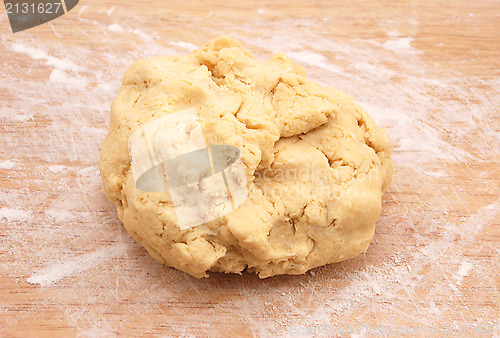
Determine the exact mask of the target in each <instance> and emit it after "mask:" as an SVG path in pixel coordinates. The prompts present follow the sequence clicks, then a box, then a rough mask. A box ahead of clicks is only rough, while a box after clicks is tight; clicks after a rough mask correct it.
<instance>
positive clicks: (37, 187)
mask: <svg viewBox="0 0 500 338" xmlns="http://www.w3.org/2000/svg"><path fill="white" fill-rule="evenodd" d="M93 11H94V9H93V7H92V6H89V5H82V6H80V9H79V10H78V12H77V14H76V15H77V16H78V18H77V20H78V22H79V24H80V25H79V28H78V29H79V30H78V29H76V30H75V32H78V34H80V36H81V39H82V42H81V43H80V41H77V42H74V43H69V45H66V46H64V47H63V46H62V45H61V44H60V43H59V42H57V40H54V41H41V40H39V39H37V38H36V37H33V36H30V35H27V34H24V35H23V34H19V35H16V36H15V39H14V38H12V34H4V33H2V35H1V36H0V43H1V44H2V46H3V47H5V51H6V53H7V54H8V55H9V58H8V60H5V61H3V60H2V62H3V63H4V64H5V70H4V71H3V72H2V73H1V74H0V87H1V90H2V91H4V92H5V93H8V94H7V95H8V97H9V98H11V100H10V101H8V105H3V106H2V107H0V118H1V119H2V123H3V125H4V130H5V131H6V133H5V137H3V140H2V142H3V149H0V152H1V153H0V154H1V156H2V157H0V159H1V161H0V174H1V175H3V176H2V178H5V182H6V183H5V185H2V190H1V194H0V223H1V224H2V228H3V229H4V231H3V233H2V236H0V243H1V244H2V246H3V247H6V248H8V249H7V250H2V255H4V256H5V257H6V262H7V263H6V264H4V265H3V266H0V273H2V276H5V278H7V279H8V280H9V281H11V282H12V284H16V286H21V287H23V288H28V289H29V290H30V292H38V291H41V292H44V291H50V292H45V293H43V294H42V293H41V294H40V295H41V296H40V300H39V302H40V304H39V305H40V307H42V308H44V306H47V307H49V306H51V304H58V306H60V307H61V308H62V309H63V310H62V315H63V316H65V318H64V321H65V323H68V324H67V325H70V326H71V327H74V328H75V329H76V331H77V334H80V335H84V336H95V335H110V334H114V333H115V332H116V330H117V328H116V325H117V324H116V323H117V322H119V323H127V322H128V321H130V322H134V321H135V320H137V318H136V314H138V313H140V314H142V315H143V317H142V319H144V321H143V324H144V325H148V323H149V322H148V321H152V322H153V321H154V320H155V319H156V318H160V319H161V320H163V321H164V322H168V321H172V318H174V317H175V316H177V317H175V321H176V322H177V323H178V326H176V327H175V328H174V329H172V330H173V331H172V332H170V333H171V334H172V335H177V336H179V335H183V334H186V332H188V330H189V329H191V330H193V329H197V330H209V329H212V330H213V329H214V327H213V325H211V323H210V322H207V320H205V319H204V318H214V316H220V314H224V315H225V316H226V315H228V316H229V315H231V314H233V315H231V318H230V320H231V322H232V323H234V325H239V327H242V328H248V333H249V334H252V335H254V336H271V335H275V336H276V335H278V336H286V335H292V333H293V332H294V331H293V330H294V329H298V328H300V327H304V328H313V327H320V326H322V325H323V326H328V325H330V326H334V327H342V326H345V325H346V324H349V323H350V322H352V318H357V320H358V321H359V322H358V323H360V324H361V323H372V322H375V323H379V324H381V325H384V324H385V325H390V324H391V323H407V324H411V325H435V324H438V323H448V322H449V321H457V320H459V319H461V320H462V321H464V322H465V323H466V324H473V323H478V322H479V321H480V320H484V321H486V322H491V321H493V320H496V321H497V320H498V317H497V316H496V314H497V312H495V311H496V310H495V309H493V308H491V307H487V306H484V307H483V308H482V313H481V314H476V313H472V312H471V311H472V310H471V309H472V307H470V302H469V303H467V302H466V301H464V297H465V295H469V298H470V299H472V302H475V301H477V302H479V301H486V300H487V299H486V298H488V297H495V295H496V294H497V292H498V289H497V288H495V287H494V285H495V283H496V282H497V276H496V274H495V272H493V273H492V270H493V271H494V270H495V269H494V267H498V260H497V259H495V255H493V256H491V257H490V256H487V255H482V256H481V257H476V256H474V251H473V250H474V248H477V245H478V243H481V249H482V250H485V252H492V253H497V252H498V248H497V247H495V244H494V242H492V241H488V238H487V235H485V233H487V232H486V231H493V230H492V229H491V228H492V227H491V224H494V222H498V221H496V220H498V219H499V218H500V214H499V210H500V201H499V200H498V188H496V186H495V183H498V182H497V181H495V178H494V177H493V174H492V171H486V170H485V171H484V172H478V171H477V169H476V167H475V164H477V163H485V162H488V161H491V160H492V154H493V153H494V152H496V151H497V147H498V144H499V140H500V137H499V131H498V128H497V126H495V125H493V124H488V123H485V122H484V121H492V120H493V115H494V114H496V112H497V110H498V109H497V108H498V107H499V106H500V96H499V95H498V91H497V88H498V86H499V84H500V78H499V77H498V76H497V77H491V78H489V79H484V78H480V77H475V76H467V77H466V76H464V74H461V73H460V72H458V71H456V72H454V71H448V72H447V73H444V74H438V75H439V76H438V75H436V74H435V73H434V72H433V71H432V70H431V67H429V65H428V64H427V63H426V61H425V60H424V56H425V55H423V54H422V52H421V51H420V50H419V49H418V47H417V46H418V45H417V44H416V40H417V38H416V37H413V36H405V35H403V34H402V33H401V32H399V31H398V30H395V29H394V28H391V29H388V31H387V33H386V35H387V36H386V39H385V40H383V39H382V40H376V41H375V40H368V39H361V38H359V39H358V38H353V39H351V40H341V39H340V38H339V39H337V38H336V37H335V36H334V35H329V34H326V33H325V34H324V33H322V32H320V31H318V30H316V29H315V25H316V21H315V20H298V19H294V20H293V21H291V20H289V19H285V18H283V19H279V18H275V19H273V20H272V21H265V20H263V21H262V22H260V23H259V22H258V23H256V24H255V23H252V24H249V23H242V25H241V26H239V27H233V26H230V25H229V23H226V20H225V18H224V17H223V16H219V14H218V13H217V12H209V13H207V17H210V19H211V20H214V22H215V21H217V20H219V21H217V22H218V25H217V26H210V24H209V23H207V22H206V21H204V19H203V18H196V17H189V18H188V17H181V18H176V20H177V19H178V20H180V21H182V22H183V24H189V25H191V26H192V27H202V26H203V27H204V29H205V30H206V31H207V32H211V33H213V36H217V35H220V34H227V32H234V33H233V34H232V35H233V36H234V37H236V38H239V39H240V40H241V41H242V42H243V45H244V46H245V47H247V48H248V49H249V50H251V51H252V53H253V54H254V55H255V56H256V57H266V58H267V57H269V56H270V54H271V53H272V52H285V53H286V54H287V55H288V56H289V57H290V58H292V59H294V60H295V61H296V62H297V63H299V64H300V65H302V66H303V67H305V68H306V70H307V73H308V76H309V77H310V78H312V79H313V80H316V81H318V82H321V83H323V84H326V85H329V86H333V87H336V88H338V89H340V90H342V91H344V92H346V93H349V94H351V95H352V96H353V97H354V98H355V99H356V101H357V102H359V103H360V105H361V106H362V107H363V108H364V109H365V110H366V111H367V112H368V113H369V114H370V115H371V116H372V117H373V118H374V120H375V121H376V122H377V123H378V124H380V125H381V126H383V127H385V128H386V129H387V130H388V133H389V137H390V141H391V146H392V149H393V158H394V161H395V168H396V173H395V178H394V182H393V185H392V186H391V188H390V190H389V192H388V193H387V194H386V195H385V197H384V200H385V204H384V207H383V212H382V217H381V220H380V221H379V223H378V227H377V229H376V235H375V238H374V242H373V244H372V245H371V247H370V248H369V250H368V252H367V253H366V254H364V255H361V256H359V257H357V258H355V259H353V260H352V261H349V262H343V263H340V264H332V265H329V266H325V267H321V268H318V269H315V270H313V271H311V272H310V273H308V274H306V275H304V276H283V277H277V278H271V279H265V280H258V278H256V277H254V276H248V275H244V276H226V275H218V274H213V275H212V276H211V279H210V280H195V279H193V278H191V277H189V276H186V275H185V274H183V273H182V272H179V271H175V270H173V269H169V268H166V267H163V266H161V265H160V264H158V263H156V262H155V261H154V260H153V259H152V258H150V257H149V255H148V254H147V253H145V252H144V250H142V249H140V247H139V246H138V245H137V244H136V243H135V242H134V241H133V240H132V239H131V238H130V236H129V234H127V233H126V232H125V231H124V230H123V227H122V225H121V223H120V221H119V219H118V217H117V215H116V211H115V209H114V207H113V206H111V205H110V203H109V202H108V201H107V200H106V198H105V196H104V194H103V193H102V191H101V187H100V177H99V170H98V163H99V150H100V146H101V142H102V140H103V139H104V136H105V134H106V126H107V125H108V122H109V105H110V103H111V102H112V100H113V98H114V96H115V95H116V94H117V92H118V89H119V86H120V83H121V78H122V75H123V73H124V71H125V69H126V68H127V67H128V66H129V65H130V64H131V63H132V62H133V61H135V60H137V59H140V58H145V57H150V56H154V55H162V54H179V53H186V52H189V51H191V50H193V49H195V48H196V47H197V46H198V44H199V43H202V42H204V41H202V40H200V37H199V36H198V34H194V33H192V34H191V35H189V34H188V33H187V32H186V33H185V34H186V35H185V36H182V37H179V36H172V37H170V36H167V33H166V32H165V31H161V32H162V33H160V31H158V32H155V31H147V30H146V29H144V28H143V27H144V26H143V25H142V23H143V22H141V19H140V18H136V19H130V20H128V21H127V23H126V25H125V24H124V22H123V21H121V20H120V21H118V20H116V22H113V21H110V20H114V19H116V18H115V17H114V16H115V15H117V13H118V12H119V11H120V10H115V8H114V7H112V8H110V9H108V10H106V11H103V12H102V13H101V14H102V16H100V17H98V18H97V19H94V18H93V17H91V16H90V14H89V13H91V12H93ZM269 12H270V11H268V10H267V9H260V10H259V14H261V15H263V16H264V15H267V14H268V13H269ZM87 15H88V16H87ZM415 20H416V19H415V18H412V19H411V20H410V23H413V24H418V22H416V21H415ZM185 21H188V22H185ZM225 25H226V26H225ZM295 26H297V27H300V29H299V30H293V31H290V30H289V29H288V28H289V27H295ZM54 27H55V26H54ZM80 27H82V28H80ZM57 32H58V34H61V35H62V36H63V37H62V38H65V32H64V30H62V29H60V28H59V27H58V28H57ZM90 33H91V35H90ZM55 35H56V37H58V36H57V34H55ZM124 41H126V44H125V45H123V44H119V43H118V42H121V43H123V42H124ZM92 44H98V45H99V46H100V47H99V49H90V48H91V47H82V46H87V45H89V46H90V45H92ZM16 59H22V60H23V62H25V64H26V63H27V64H28V65H29V67H27V68H26V67H25V68H26V69H23V71H26V72H29V76H27V77H21V76H19V66H18V64H17V61H16ZM13 83H15V85H16V91H13V90H12V85H11V84H13ZM479 86H481V87H483V88H488V92H489V93H490V94H489V95H485V94H484V92H482V91H479V90H477V87H479ZM492 170H493V169H492ZM452 177H461V178H463V177H467V179H466V180H462V181H461V182H464V183H463V184H462V185H461V186H457V185H455V184H454V183H453V182H454V181H453V180H452V179H451V178H452ZM20 182H22V183H20ZM426 191H427V193H426ZM428 191H433V193H432V194H429V193H428ZM471 194H474V196H475V198H478V199H479V198H480V199H481V201H483V202H482V203H480V204H481V205H482V206H479V207H478V206H471V205H469V204H470V203H469V201H470V195H471ZM464 211H466V212H467V215H470V216H467V217H465V216H464ZM393 234H397V235H398V237H391V235H393ZM394 238H398V239H400V240H399V241H398V242H395V240H394ZM126 253H128V254H127V255H126ZM125 256H127V257H126V258H125ZM497 270H498V269H497ZM474 283H479V284H480V285H481V288H482V290H483V291H482V292H484V293H483V294H482V295H483V296H482V297H484V298H485V299H486V300H485V299H479V300H477V299H474V297H473V296H474V295H475V294H474V293H473V291H471V290H470V289H469V287H470V285H471V284H474ZM37 297H38V294H37ZM192 297H194V298H192ZM190 299H191V300H192V299H196V302H197V304H209V306H205V307H203V306H201V307H196V311H195V310H193V311H191V310H190V311H188V312H186V311H183V307H186V308H189V309H193V306H194V305H193V304H192V303H189V300H190ZM165 302H173V303H172V304H177V305H174V306H171V307H169V311H171V312H170V313H169V316H164V317H160V316H161V314H165V312H164V311H165V308H166V306H165ZM68 304H70V305H71V304H73V305H74V304H77V306H68ZM89 304H93V305H96V304H97V306H94V307H92V311H89ZM110 304H113V306H115V305H117V304H118V305H120V306H123V307H122V308H121V310H120V311H121V313H116V307H111V306H110ZM476 304H478V303H476ZM0 305H1V304H0ZM37 306H38V305H37ZM196 306H197V305H196ZM0 311H2V309H1V308H0ZM235 313H237V316H235V315H234V314H235ZM31 316H32V313H31V312H29V311H25V312H21V313H20V315H19V316H18V318H10V319H9V320H10V325H11V326H13V325H21V324H22V323H23V322H24V321H29V320H32V317H31ZM172 316H174V317H172ZM450 316H452V317H450ZM124 318H125V319H124ZM449 318H453V320H450V319H449ZM146 319H147V320H146ZM110 320H112V321H113V322H110ZM352 324H357V323H352ZM65 325H66V324H65ZM120 325H122V324H120ZM123 325H125V324H123ZM196 332H200V331H196ZM2 333H3V331H2V329H0V334H2ZM219 333H220V334H221V335H222V334H224V332H219ZM364 335H369V332H368V331H366V330H365V331H363V330H361V331H360V332H357V333H355V334H353V335H352V336H353V337H355V336H364Z"/></svg>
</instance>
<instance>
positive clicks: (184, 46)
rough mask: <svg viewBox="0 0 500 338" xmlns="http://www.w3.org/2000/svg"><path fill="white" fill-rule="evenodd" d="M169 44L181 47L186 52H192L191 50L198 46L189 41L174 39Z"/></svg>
mask: <svg viewBox="0 0 500 338" xmlns="http://www.w3.org/2000/svg"><path fill="white" fill-rule="evenodd" d="M170 44H171V45H173V46H176V47H179V48H181V49H183V50H184V51H186V52H187V53H189V52H192V51H193V50H195V49H197V48H198V46H196V45H195V44H192V43H191V42H187V41H174V42H170Z"/></svg>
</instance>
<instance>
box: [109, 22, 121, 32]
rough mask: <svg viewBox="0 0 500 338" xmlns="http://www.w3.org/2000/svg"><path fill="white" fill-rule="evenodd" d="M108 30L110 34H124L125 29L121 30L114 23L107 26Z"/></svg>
mask: <svg viewBox="0 0 500 338" xmlns="http://www.w3.org/2000/svg"><path fill="white" fill-rule="evenodd" d="M108 30H110V31H112V32H115V33H123V32H125V29H123V27H122V26H120V25H119V24H117V23H114V24H112V25H109V26H108Z"/></svg>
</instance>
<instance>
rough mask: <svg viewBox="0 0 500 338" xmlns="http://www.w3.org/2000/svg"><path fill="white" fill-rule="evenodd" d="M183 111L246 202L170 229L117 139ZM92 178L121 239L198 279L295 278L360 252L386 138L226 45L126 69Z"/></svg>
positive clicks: (310, 88)
mask: <svg viewBox="0 0 500 338" xmlns="http://www.w3.org/2000/svg"><path fill="white" fill-rule="evenodd" d="M193 109H194V111H196V113H197V115H198V119H199V123H200V125H201V129H202V132H203V136H204V138H205V142H206V144H207V145H220V144H223V145H229V146H233V147H236V148H238V149H239V151H240V154H239V156H240V159H241V163H242V166H243V168H244V176H245V177H246V184H247V186H246V188H247V193H248V198H246V199H245V200H244V202H243V203H242V204H241V205H240V206H239V207H237V208H235V209H234V210H233V211H231V212H228V213H227V214H225V215H224V216H223V217H218V218H216V219H212V220H210V221H208V222H205V223H203V224H199V225H196V226H192V227H189V228H182V227H181V226H179V224H178V219H177V216H176V210H175V206H174V203H173V201H172V197H171V195H170V193H169V192H168V191H167V192H165V191H144V190H141V189H139V188H138V187H137V185H136V179H134V175H133V173H132V168H131V157H133V156H135V155H133V154H132V153H131V151H130V149H129V148H130V147H129V140H130V139H131V137H132V135H133V134H134V132H136V131H137V130H139V129H140V128H141V127H143V126H144V125H145V124H147V123H149V122H150V121H155V119H160V118H162V117H165V116H167V115H169V114H173V113H175V112H180V113H179V114H182V112H183V111H191V112H192V111H193ZM137 161H138V160H137ZM100 169H101V176H102V182H103V189H104V192H105V193H106V195H107V196H108V197H109V199H110V200H111V201H112V202H113V203H114V204H115V205H116V208H117V212H118V215H119V217H120V220H121V221H122V222H123V224H124V226H125V228H126V229H127V231H128V232H129V233H130V235H131V236H132V237H133V238H135V239H136V240H137V241H138V242H139V243H141V244H142V246H143V247H144V248H146V250H147V251H148V252H149V253H150V254H151V256H153V257H154V258H155V259H156V260H157V261H159V262H161V263H162V264H165V265H167V266H170V267H174V268H177V269H179V270H182V271H184V272H186V273H188V274H190V275H192V276H194V277H198V278H199V277H207V276H208V274H207V271H215V272H227V273H240V272H242V271H243V270H245V269H246V270H247V271H251V272H255V273H258V274H259V276H260V277H261V278H266V277H270V276H274V275H280V274H302V273H305V272H306V271H308V270H309V269H312V268H315V267H318V266H321V265H324V264H328V263H334V262H340V261H343V260H346V259H349V258H352V257H354V256H356V255H358V254H360V253H362V252H364V251H365V250H366V249H367V247H368V245H369V243H370V241H371V239H372V237H373V235H374V230H375V223H376V221H377V219H378V217H379V215H380V211H381V205H382V194H383V193H384V192H385V191H386V190H387V188H388V186H389V184H390V182H391V179H392V174H393V165H392V160H391V158H390V148H389V139H388V135H387V133H386V131H385V130H383V129H381V128H380V127H378V126H377V125H376V124H375V123H374V122H373V120H372V119H371V118H370V116H369V115H368V114H367V113H366V112H365V111H364V110H363V109H362V108H361V107H360V106H359V105H358V104H356V103H355V102H354V101H353V99H352V98H351V97H350V96H348V95H346V94H344V93H342V92H340V91H338V90H336V89H334V88H330V87H326V86H322V85H319V84H317V83H315V82H313V81H311V80H308V79H306V78H305V71H304V69H303V68H302V67H300V66H298V65H297V64H295V63H294V62H293V61H292V60H291V59H289V58H288V57H286V56H285V55H284V54H282V53H278V54H275V55H273V56H272V57H271V59H270V61H261V60H257V59H255V58H253V56H252V55H251V54H250V53H249V52H248V51H246V50H245V49H242V48H241V46H240V43H239V42H238V41H237V40H234V39H232V38H229V37H219V38H217V39H214V40H212V41H211V42H209V43H207V44H206V45H204V46H202V47H200V48H199V49H197V50H195V51H193V52H192V53H190V54H188V55H181V56H179V55H176V56H158V57H152V58H149V59H145V60H139V61H136V62H134V63H133V64H132V65H131V66H130V67H129V68H128V69H127V71H126V72H125V75H124V77H123V82H122V86H121V88H120V91H119V93H118V95H117V97H116V98H115V100H114V101H113V103H112V105H111V120H110V125H109V130H108V134H107V136H106V138H105V140H104V143H103V145H102V150H101V162H100ZM167 183H168V182H167Z"/></svg>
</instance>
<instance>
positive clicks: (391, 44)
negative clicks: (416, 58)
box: [382, 38, 413, 52]
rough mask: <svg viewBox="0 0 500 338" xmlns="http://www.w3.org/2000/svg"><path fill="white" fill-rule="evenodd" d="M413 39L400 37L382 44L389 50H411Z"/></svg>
mask: <svg viewBox="0 0 500 338" xmlns="http://www.w3.org/2000/svg"><path fill="white" fill-rule="evenodd" d="M412 41H413V38H399V39H396V40H389V41H387V42H386V43H384V44H383V45H382V46H383V47H384V48H386V49H388V50H392V51H394V52H403V51H409V50H411V45H410V43H411V42H412Z"/></svg>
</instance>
